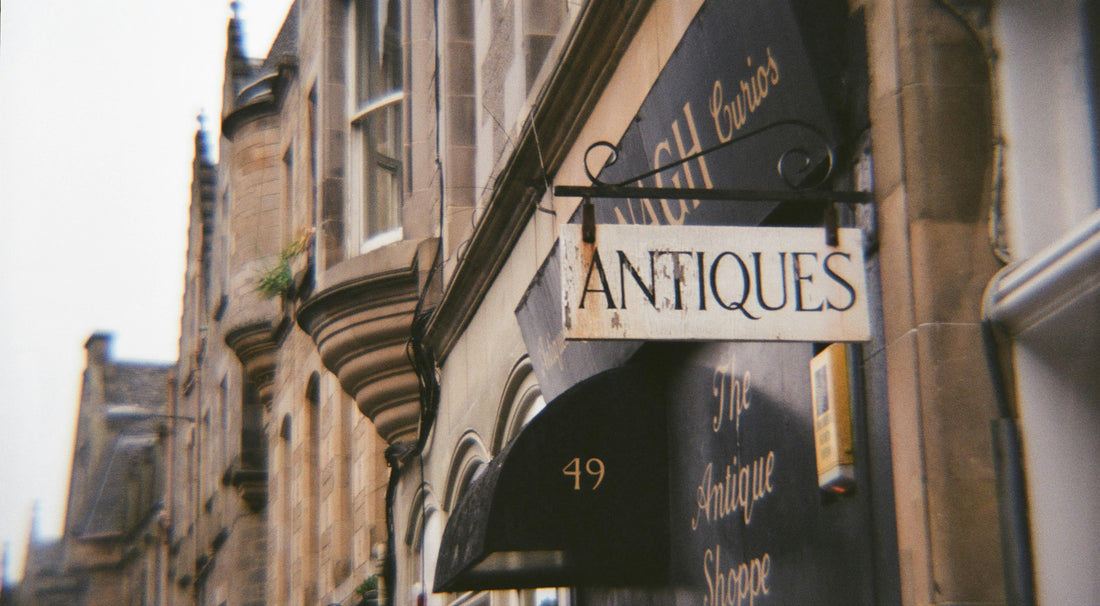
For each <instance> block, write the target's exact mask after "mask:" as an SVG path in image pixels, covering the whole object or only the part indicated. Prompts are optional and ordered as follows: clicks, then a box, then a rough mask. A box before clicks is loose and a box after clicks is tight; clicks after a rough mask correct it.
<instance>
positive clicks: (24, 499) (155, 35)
mask: <svg viewBox="0 0 1100 606" xmlns="http://www.w3.org/2000/svg"><path fill="white" fill-rule="evenodd" d="M290 2H291V0H243V1H242V2H241V6H240V12H241V17H242V19H243V21H244V26H245V45H246V50H247V52H248V53H249V54H250V55H252V56H263V55H264V54H266V52H267V49H268V47H269V46H270V44H271V41H272V39H273V38H274V36H275V33H276V31H277V29H278V27H279V25H280V24H281V22H282V20H283V17H284V16H285V14H286V11H287V9H288V7H289V6H290ZM231 15H232V11H231V10H230V7H229V0H188V1H187V2H178V1H169V0H155V1H150V0H98V1H95V2H89V1H88V0H5V1H4V2H3V5H2V8H0V548H2V544H3V543H7V544H8V552H9V553H8V555H9V563H8V571H7V576H8V578H18V577H19V576H20V575H21V574H22V559H23V554H24V550H25V546H26V541H27V536H28V532H29V524H30V519H31V512H32V509H33V506H34V503H35V502H36V501H38V502H39V503H40V513H39V534H40V535H41V536H44V537H49V536H56V535H59V534H60V531H61V522H62V518H63V516H64V510H65V505H64V500H65V493H66V490H67V487H68V474H69V465H70V461H71V459H72V448H73V430H74V425H75V415H76V407H77V403H78V400H79V389H80V379H81V372H82V370H83V367H84V349H83V346H84V342H85V341H86V340H87V338H88V337H89V336H90V335H91V334H92V333H94V332H97V331H105V332H110V333H113V335H114V345H113V354H114V356H115V358H116V359H124V360H148V361H166V362H167V361H173V360H174V359H175V357H176V352H177V341H178V338H179V328H180V298H181V296H182V290H183V266H184V260H185V247H186V231H187V205H188V203H189V197H190V182H191V160H192V157H193V152H194V135H195V130H196V128H197V127H198V122H197V121H196V117H197V116H198V115H199V113H200V112H205V113H206V115H207V116H209V117H210V120H208V122H207V124H208V128H209V129H210V130H211V131H212V132H213V133H214V134H215V135H216V133H217V119H216V116H217V115H218V114H219V112H220V96H221V82H222V65H223V60H224V56H225V40H226V26H227V24H228V20H229V18H230V16H231ZM212 139H216V136H215V137H212Z"/></svg>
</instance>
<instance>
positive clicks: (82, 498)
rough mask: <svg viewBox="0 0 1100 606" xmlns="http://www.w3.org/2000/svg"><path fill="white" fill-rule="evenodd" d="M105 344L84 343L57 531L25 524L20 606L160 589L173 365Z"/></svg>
mask: <svg viewBox="0 0 1100 606" xmlns="http://www.w3.org/2000/svg"><path fill="white" fill-rule="evenodd" d="M110 345H111V336H110V335H109V334H103V333H97V334H94V335H92V336H91V338H89V339H88V342H87V344H86V345H85V348H86V350H87V363H86V366H85V370H84V381H83V383H82V387H81V392H80V408H79V412H78V416H77V427H76V442H75V445H74V450H73V464H72V476H71V479H70V481H69V500H68V505H67V508H66V514H65V526H64V534H63V535H62V536H61V538H60V539H57V540H42V539H40V538H38V537H37V536H35V533H34V532H33V531H32V533H31V537H30V540H29V542H28V546H27V557H26V563H25V568H24V572H23V580H22V581H21V582H20V584H19V588H18V590H17V591H16V594H15V597H16V603H18V604H26V605H38V604H42V605H61V604H89V605H92V604H102V605H104V606H106V605H117V604H143V603H150V600H155V599H156V596H157V595H158V592H159V591H160V590H161V588H162V587H163V579H164V577H163V575H164V572H165V569H166V561H165V558H164V556H165V554H164V552H163V550H162V549H161V546H162V545H163V544H164V538H165V531H166V526H165V524H166V517H165V516H166V508H165V501H164V499H163V495H164V493H165V490H166V487H167V484H166V473H167V469H166V465H165V463H166V455H167V450H166V449H165V444H164V440H165V437H166V430H165V423H166V417H165V416H164V415H165V414H167V411H168V408H169V397H170V390H169V378H170V376H171V372H172V368H171V366H169V365H164V364H143V363H135V362H126V361H119V360H115V359H113V358H112V357H111V353H110ZM32 526H33V525H32Z"/></svg>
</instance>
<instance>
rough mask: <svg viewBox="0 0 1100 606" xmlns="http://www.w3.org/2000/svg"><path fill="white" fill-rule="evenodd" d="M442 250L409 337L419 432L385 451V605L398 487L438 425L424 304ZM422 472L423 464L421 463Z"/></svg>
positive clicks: (392, 581) (391, 578)
mask: <svg viewBox="0 0 1100 606" xmlns="http://www.w3.org/2000/svg"><path fill="white" fill-rule="evenodd" d="M441 255H442V247H439V248H437V249H436V256H435V259H434V261H433V262H432V269H431V271H429V272H428V278H427V280H426V281H425V286H424V292H423V293H422V294H421V297H420V301H418V302H417V305H416V310H415V311H414V312H413V321H412V326H411V330H410V334H409V342H408V347H407V349H406V353H407V355H408V357H409V363H411V364H412V367H413V370H414V371H415V372H416V377H417V383H418V386H419V389H420V427H419V429H418V432H417V439H416V442H415V443H413V444H409V443H408V442H400V443H397V444H394V445H392V446H390V447H389V448H387V449H386V463H387V464H388V465H389V467H390V479H389V482H388V483H387V484H386V535H387V538H386V560H385V562H383V564H382V579H383V581H384V582H385V584H386V591H385V604H386V606H393V592H394V589H395V588H396V582H397V539H396V532H395V530H396V523H395V520H394V500H395V498H396V496H397V484H398V482H399V481H400V480H401V470H402V468H403V467H404V465H405V463H406V462H408V461H409V460H411V459H412V458H413V457H419V456H420V454H421V453H423V452H424V446H425V445H426V444H427V441H428V435H429V434H430V433H431V431H432V426H433V425H434V424H435V417H436V412H437V411H438V410H439V381H438V379H437V378H436V376H435V353H434V352H433V351H432V349H431V348H430V347H428V346H427V345H426V344H425V343H424V334H425V333H426V332H427V327H428V322H429V321H430V320H431V317H432V312H434V311H435V310H434V308H428V309H425V308H424V306H425V301H426V300H427V299H428V298H430V295H431V290H432V288H433V285H434V284H435V282H434V278H435V276H436V272H437V269H438V268H439V266H440V263H441ZM421 472H423V462H422V463H421Z"/></svg>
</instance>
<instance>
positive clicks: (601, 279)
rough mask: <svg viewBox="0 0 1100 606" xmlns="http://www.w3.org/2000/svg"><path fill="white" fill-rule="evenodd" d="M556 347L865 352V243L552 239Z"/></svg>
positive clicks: (605, 233) (569, 230) (726, 229)
mask: <svg viewBox="0 0 1100 606" xmlns="http://www.w3.org/2000/svg"><path fill="white" fill-rule="evenodd" d="M560 235H561V254H562V260H561V263H562V268H561V305H562V320H563V324H564V329H565V338H566V339H628V340H676V341H691V340H730V341H865V340H867V339H869V338H870V320H869V316H868V311H867V288H866V282H865V279H864V264H863V246H862V243H863V239H862V235H861V233H860V231H859V230H858V229H841V230H840V233H839V236H840V241H839V243H838V245H837V246H827V245H826V244H825V237H824V233H823V231H822V229H821V228H795V227H730V226H663V227H645V226H633V225H599V226H597V228H596V238H595V242H593V243H586V242H584V241H583V240H582V237H581V226H579V225H563V226H562V232H561V234H560Z"/></svg>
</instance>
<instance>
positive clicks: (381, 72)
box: [355, 0, 402, 106]
mask: <svg viewBox="0 0 1100 606" xmlns="http://www.w3.org/2000/svg"><path fill="white" fill-rule="evenodd" d="M400 6H401V4H400V2H398V0H357V2H356V3H355V12H356V56H355V65H356V74H355V75H356V82H358V86H357V93H358V98H357V99H356V100H357V101H358V103H359V105H360V106H362V105H364V104H366V103H368V102H369V101H370V100H371V99H376V98H378V97H380V96H382V95H385V94H387V93H391V92H393V91H396V90H401V88H402V78H401V10H400Z"/></svg>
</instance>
